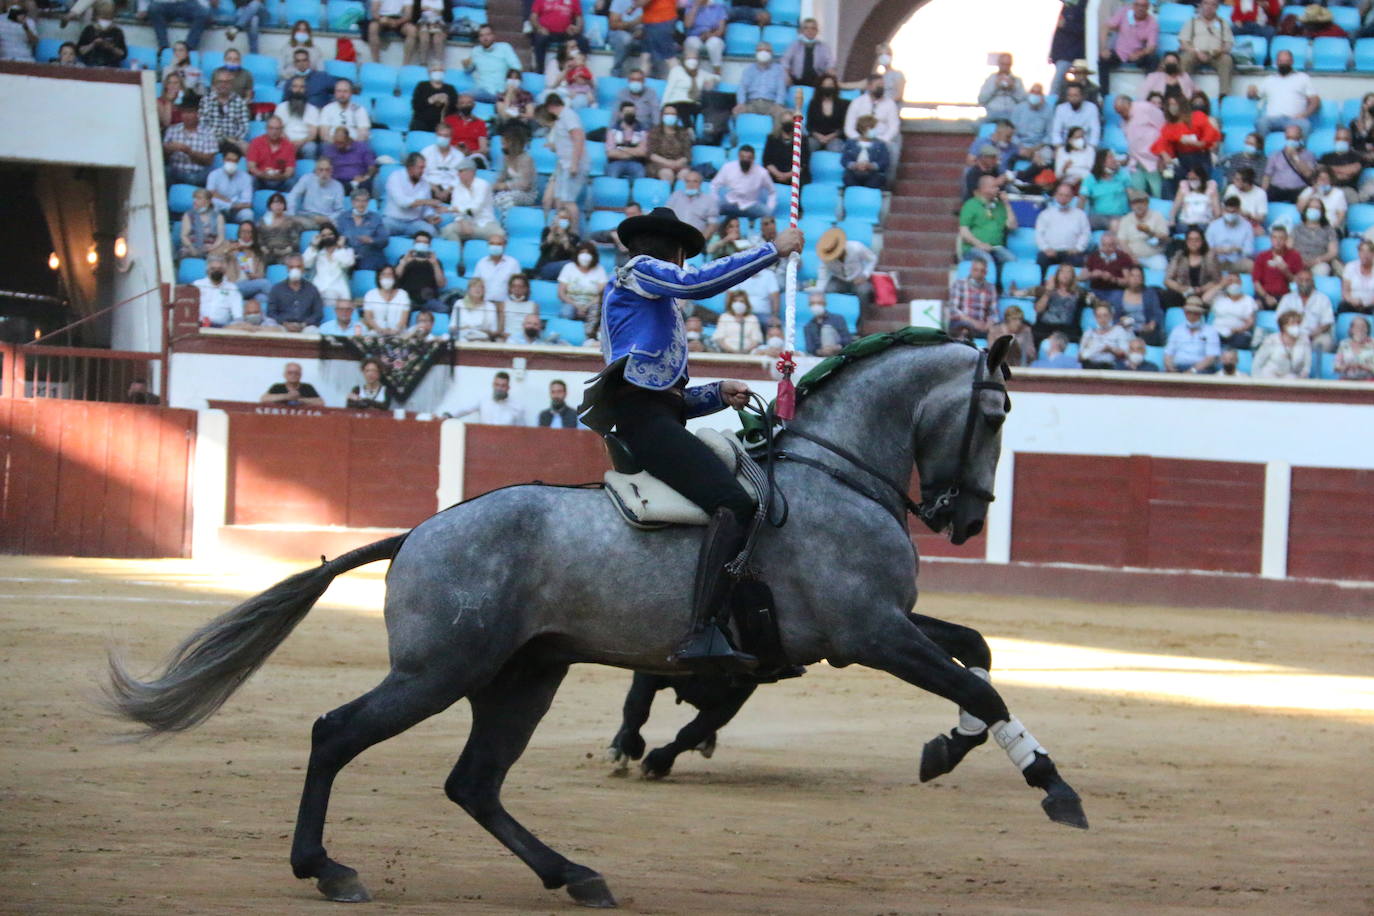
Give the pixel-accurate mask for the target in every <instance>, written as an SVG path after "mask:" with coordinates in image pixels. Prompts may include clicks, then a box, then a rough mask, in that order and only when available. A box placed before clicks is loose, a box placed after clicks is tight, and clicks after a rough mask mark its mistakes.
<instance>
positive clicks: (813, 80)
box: [717, 19, 835, 87]
mask: <svg viewBox="0 0 1374 916" xmlns="http://www.w3.org/2000/svg"><path fill="white" fill-rule="evenodd" d="M820 34H821V27H820V23H818V22H816V20H814V19H803V20H802V24H801V30H800V33H799V34H798V35H797V37H796V38H795V39H794V40H793V42H792V44H790V45H788V47H787V51H786V52H785V53H784V54H783V55H782V68H783V69H784V70H786V71H787V76H788V78H789V79H791V81H792V85H793V86H813V87H814V86H819V85H820V81H821V77H823V76H827V75H830V76H833V75H834V73H835V52H833V51H831V50H830V46H829V45H827V44H826V43H825V42H823V41H821V40H820ZM717 67H719V64H717Z"/></svg>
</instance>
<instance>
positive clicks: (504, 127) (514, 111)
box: [492, 70, 535, 146]
mask: <svg viewBox="0 0 1374 916" xmlns="http://www.w3.org/2000/svg"><path fill="white" fill-rule="evenodd" d="M534 117H535V111H534V94H533V93H531V92H530V91H529V90H528V89H526V88H525V86H524V84H523V83H522V82H521V76H520V71H519V70H511V71H509V72H508V73H507V74H506V85H505V88H503V89H502V90H501V95H500V96H499V97H497V99H496V111H495V114H494V116H493V117H492V125H493V126H494V127H495V129H496V131H497V132H498V133H500V134H501V135H502V136H504V135H506V134H508V133H510V132H511V131H512V130H515V129H519V130H520V131H522V136H521V141H522V144H523V145H526V146H527V145H529V130H530V127H531V126H532V125H533V124H534Z"/></svg>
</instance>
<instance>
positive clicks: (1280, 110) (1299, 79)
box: [1246, 49, 1322, 138]
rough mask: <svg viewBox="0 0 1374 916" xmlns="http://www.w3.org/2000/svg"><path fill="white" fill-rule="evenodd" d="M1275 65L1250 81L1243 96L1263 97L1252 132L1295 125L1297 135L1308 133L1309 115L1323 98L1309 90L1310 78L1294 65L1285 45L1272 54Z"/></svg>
mask: <svg viewBox="0 0 1374 916" xmlns="http://www.w3.org/2000/svg"><path fill="white" fill-rule="evenodd" d="M1274 69H1275V70H1277V71H1278V72H1277V73H1271V74H1269V75H1268V76H1266V77H1265V78H1264V79H1263V80H1261V81H1260V82H1259V84H1258V85H1256V84H1253V83H1252V84H1251V85H1250V87H1249V88H1248V89H1247V90H1246V96H1247V97H1249V98H1251V99H1262V100H1263V102H1264V116H1263V117H1261V118H1260V119H1259V120H1258V121H1256V122H1255V133H1257V134H1259V135H1260V136H1261V137H1266V136H1268V135H1269V133H1270V131H1275V130H1283V131H1284V134H1285V135H1286V136H1290V137H1291V136H1293V135H1292V134H1289V133H1288V131H1287V128H1289V127H1296V128H1297V129H1298V133H1297V136H1298V137H1299V138H1301V137H1305V136H1307V133H1308V131H1310V130H1311V129H1312V120H1311V119H1312V116H1313V115H1315V114H1316V113H1317V111H1318V110H1319V109H1320V108H1321V104H1322V100H1321V98H1320V97H1319V96H1318V95H1316V94H1315V93H1314V92H1313V91H1312V78H1311V77H1310V76H1308V75H1307V74H1306V73H1304V72H1302V71H1300V70H1299V71H1294V69H1293V52H1292V51H1289V50H1287V49H1285V50H1282V51H1280V52H1279V53H1278V54H1276V55H1274Z"/></svg>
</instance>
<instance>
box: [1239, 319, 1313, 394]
mask: <svg viewBox="0 0 1374 916" xmlns="http://www.w3.org/2000/svg"><path fill="white" fill-rule="evenodd" d="M1311 371H1312V345H1311V344H1310V343H1308V339H1307V336H1306V335H1305V334H1303V332H1302V315H1301V313H1299V312H1288V313H1287V314H1285V315H1283V316H1282V317H1280V318H1279V332H1278V333H1277V334H1270V335H1269V336H1268V337H1266V338H1264V343H1262V344H1260V348H1259V350H1258V351H1257V352H1256V353H1255V361H1254V363H1253V364H1252V366H1251V374H1252V375H1254V377H1255V378H1286V379H1301V378H1307V377H1308V376H1309V375H1310V373H1311Z"/></svg>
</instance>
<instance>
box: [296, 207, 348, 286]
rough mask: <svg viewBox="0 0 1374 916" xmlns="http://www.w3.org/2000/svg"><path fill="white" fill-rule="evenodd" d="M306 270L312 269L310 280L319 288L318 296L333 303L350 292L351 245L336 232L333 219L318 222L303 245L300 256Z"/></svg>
mask: <svg viewBox="0 0 1374 916" xmlns="http://www.w3.org/2000/svg"><path fill="white" fill-rule="evenodd" d="M301 260H302V264H303V266H304V267H305V269H306V270H309V271H313V273H311V275H310V282H311V283H313V284H315V288H316V289H317V290H319V291H320V298H321V299H323V300H324V301H325V302H326V303H328V304H331V305H332V304H333V303H334V302H337V301H338V300H340V299H347V298H348V296H349V282H348V277H349V272H350V271H351V270H352V268H353V264H354V260H355V257H354V254H353V249H352V248H349V247H348V240H347V239H344V238H341V237H340V236H339V231H338V230H337V229H335V228H334V224H333V223H329V222H326V223H324V224H322V225H321V226H320V231H319V233H318V234H317V235H316V236H315V238H314V239H312V240H311V242H310V244H309V245H307V246H306V248H305V253H304V254H303V255H302V257H301Z"/></svg>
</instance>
